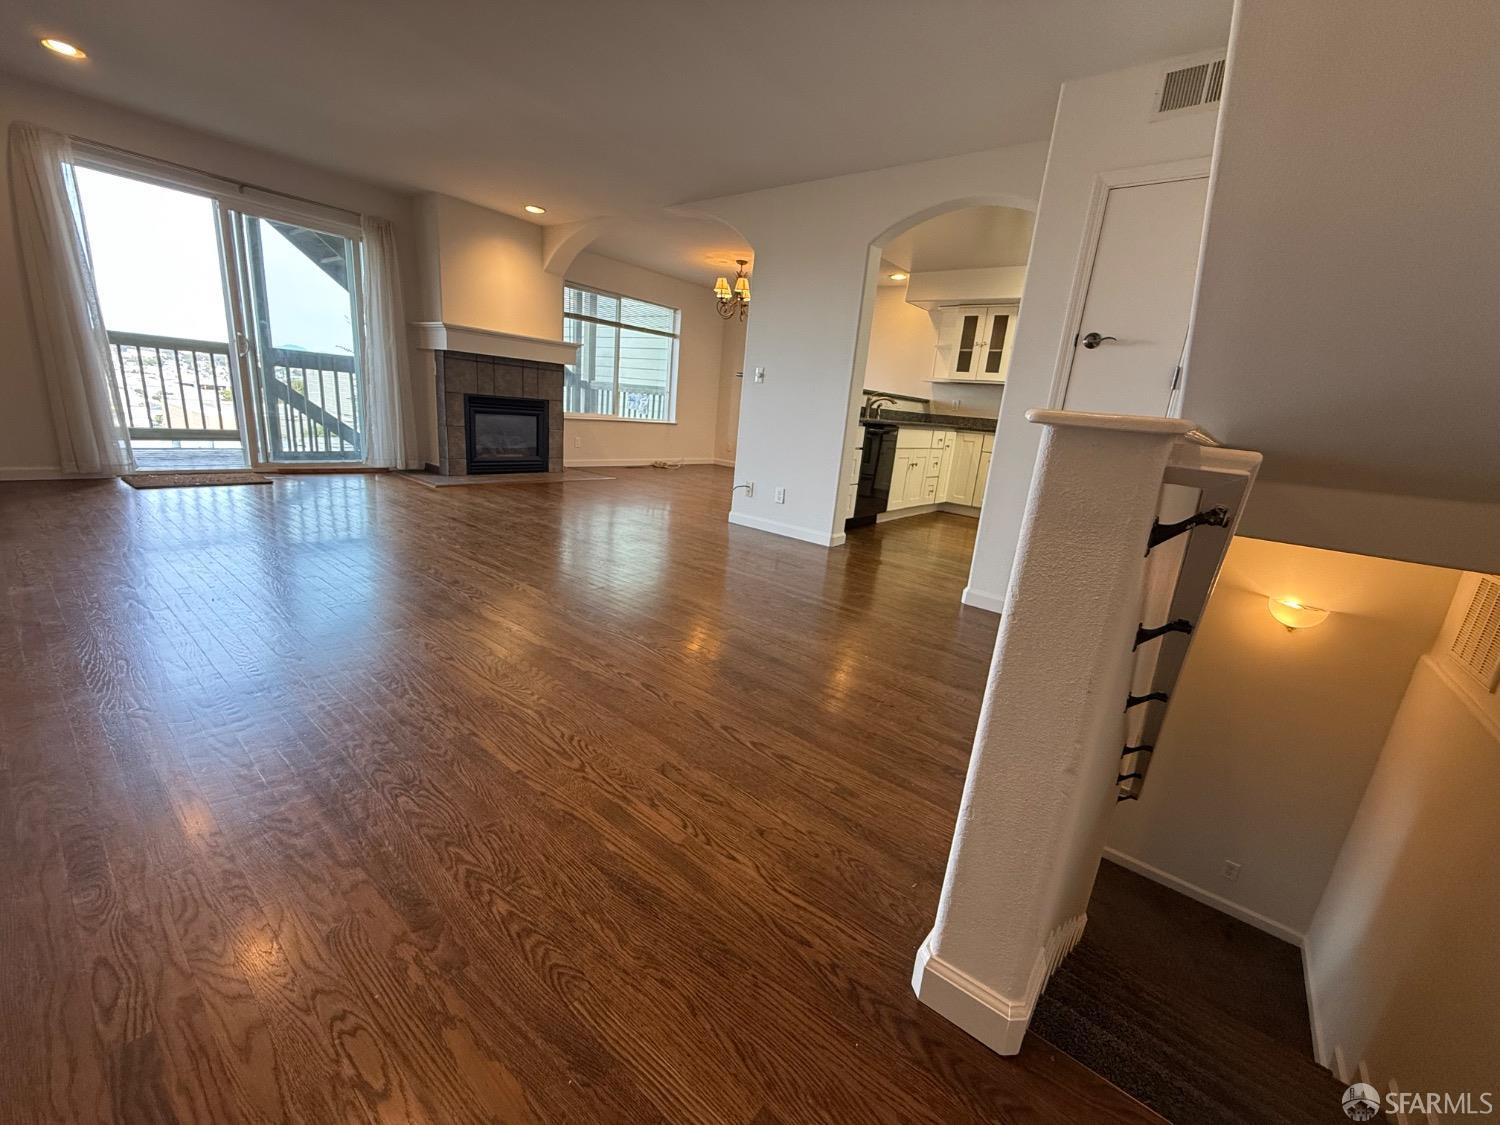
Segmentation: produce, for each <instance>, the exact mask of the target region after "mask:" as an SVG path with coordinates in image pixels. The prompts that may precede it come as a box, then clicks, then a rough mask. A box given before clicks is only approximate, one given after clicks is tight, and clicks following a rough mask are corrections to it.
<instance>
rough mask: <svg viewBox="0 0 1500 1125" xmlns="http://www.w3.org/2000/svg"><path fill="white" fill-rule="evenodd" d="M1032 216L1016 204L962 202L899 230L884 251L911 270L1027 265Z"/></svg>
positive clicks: (1033, 217) (899, 265) (898, 263)
mask: <svg viewBox="0 0 1500 1125" xmlns="http://www.w3.org/2000/svg"><path fill="white" fill-rule="evenodd" d="M1034 219H1035V215H1034V214H1033V213H1032V212H1030V211H1022V210H1020V209H1019V208H1016V207H964V208H961V209H959V210H957V211H949V212H948V213H947V214H946V215H938V216H936V217H935V218H931V219H928V220H927V221H926V222H925V223H918V224H917V225H916V226H914V227H912V228H911V229H910V230H908V231H906V232H905V233H904V234H899V235H897V236H896V237H895V238H893V239H891V240H890V241H889V242H887V243H886V244H885V247H884V249H883V254H884V257H885V260H886V261H889V262H893V263H895V265H896V266H897V267H899V268H900V269H902V270H905V271H907V272H908V273H925V272H927V271H929V270H971V269H981V268H983V267H986V266H1024V265H1025V264H1026V257H1027V255H1028V254H1030V253H1031V227H1032V223H1033V221H1034Z"/></svg>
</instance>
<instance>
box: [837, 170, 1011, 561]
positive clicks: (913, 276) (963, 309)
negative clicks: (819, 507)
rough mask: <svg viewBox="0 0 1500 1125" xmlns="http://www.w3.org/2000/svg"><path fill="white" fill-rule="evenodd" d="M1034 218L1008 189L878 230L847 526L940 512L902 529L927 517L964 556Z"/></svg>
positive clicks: (859, 361)
mask: <svg viewBox="0 0 1500 1125" xmlns="http://www.w3.org/2000/svg"><path fill="white" fill-rule="evenodd" d="M1033 221H1034V212H1033V210H1032V209H1031V208H1029V207H1017V206H1015V205H1014V201H1012V200H1008V199H1006V200H996V199H982V198H981V199H975V198H962V199H954V200H949V201H946V202H944V203H940V204H936V205H933V206H931V207H927V208H924V209H922V210H920V211H918V212H915V213H913V214H911V215H909V216H907V217H906V218H904V219H902V220H900V221H899V222H897V223H894V224H892V225H891V226H889V227H888V228H886V229H885V230H884V231H882V232H881V233H880V234H879V235H878V236H877V237H876V238H875V239H873V240H872V241H871V244H870V245H871V250H870V265H871V268H870V270H869V276H868V278H867V282H866V290H865V297H864V307H865V310H866V312H865V315H864V316H862V317H861V322H860V329H859V331H860V333H861V338H860V340H859V342H858V347H857V349H856V352H855V366H856V371H855V379H854V387H853V394H852V396H851V403H850V413H849V418H848V420H847V424H846V427H845V452H844V459H843V462H842V465H843V468H842V472H843V474H844V475H843V477H842V478H841V484H842V493H841V515H842V516H843V518H844V519H845V520H847V521H849V522H848V523H847V525H846V526H847V527H848V529H849V530H861V529H865V528H871V527H876V526H883V525H888V524H892V523H894V522H895V521H897V520H902V521H905V520H908V519H912V518H915V517H934V518H932V519H930V520H925V521H924V523H923V524H922V525H917V524H913V525H909V526H903V527H902V528H901V529H900V531H899V533H900V534H903V535H909V534H915V533H916V529H917V527H918V526H921V527H922V533H924V534H929V535H930V538H931V539H932V542H933V545H934V550H941V551H943V552H946V553H949V554H952V555H954V556H955V558H954V559H953V562H954V565H961V566H964V567H966V566H967V565H968V557H969V554H970V553H972V544H973V534H974V530H975V527H976V525H977V517H978V514H979V510H980V508H981V507H982V505H983V498H984V487H985V481H986V479H987V476H988V468H989V458H990V453H991V451H992V449H993V442H994V428H995V422H996V420H997V418H998V415H999V409H1000V401H1001V398H1002V395H1003V392H1004V382H1005V378H1006V374H1007V372H1008V368H1009V359H1010V355H1011V344H1012V342H1013V340H1014V334H1015V330H1016V326H1017V324H1018V322H1019V317H1020V299H1021V291H1022V287H1023V285H1024V281H1025V274H1026V264H1027V260H1028V257H1029V253H1030V244H1031V232H1032V224H1033ZM891 533H893V534H895V533H897V532H896V531H894V530H893V531H892V532H891Z"/></svg>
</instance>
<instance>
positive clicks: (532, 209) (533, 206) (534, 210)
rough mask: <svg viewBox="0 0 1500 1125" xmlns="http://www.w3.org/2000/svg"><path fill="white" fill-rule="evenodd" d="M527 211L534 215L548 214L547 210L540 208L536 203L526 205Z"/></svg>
mask: <svg viewBox="0 0 1500 1125" xmlns="http://www.w3.org/2000/svg"><path fill="white" fill-rule="evenodd" d="M526 210H528V211H530V212H531V213H532V214H533V215H545V214H546V213H547V208H545V207H538V206H537V205H536V204H535V203H528V204H526Z"/></svg>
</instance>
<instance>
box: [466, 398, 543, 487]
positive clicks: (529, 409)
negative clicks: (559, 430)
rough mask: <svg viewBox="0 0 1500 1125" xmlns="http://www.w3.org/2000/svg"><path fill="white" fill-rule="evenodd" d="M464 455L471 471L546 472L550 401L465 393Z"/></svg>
mask: <svg viewBox="0 0 1500 1125" xmlns="http://www.w3.org/2000/svg"><path fill="white" fill-rule="evenodd" d="M464 455H465V456H464V459H465V462H466V467H467V468H468V470H469V472H471V473H545V472H546V471H547V400H546V399H544V398H505V397H502V396H500V395H465V396H464Z"/></svg>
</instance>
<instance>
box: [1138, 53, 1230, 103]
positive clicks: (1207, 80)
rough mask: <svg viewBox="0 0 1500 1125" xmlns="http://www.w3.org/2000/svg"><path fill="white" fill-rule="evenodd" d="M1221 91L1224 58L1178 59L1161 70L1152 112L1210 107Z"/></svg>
mask: <svg viewBox="0 0 1500 1125" xmlns="http://www.w3.org/2000/svg"><path fill="white" fill-rule="evenodd" d="M1223 94H1224V60H1223V58H1218V57H1211V58H1202V57H1201V56H1200V57H1199V58H1197V59H1195V60H1192V61H1188V60H1178V61H1177V62H1175V63H1172V64H1170V65H1169V66H1168V68H1167V69H1166V70H1165V71H1163V72H1162V76H1161V84H1160V85H1159V86H1158V88H1157V91H1156V105H1155V106H1154V107H1153V114H1154V116H1157V117H1159V116H1161V115H1162V114H1164V113H1176V112H1177V111H1178V110H1183V109H1200V108H1212V107H1214V106H1217V105H1218V104H1219V98H1221V97H1222V96H1223Z"/></svg>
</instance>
